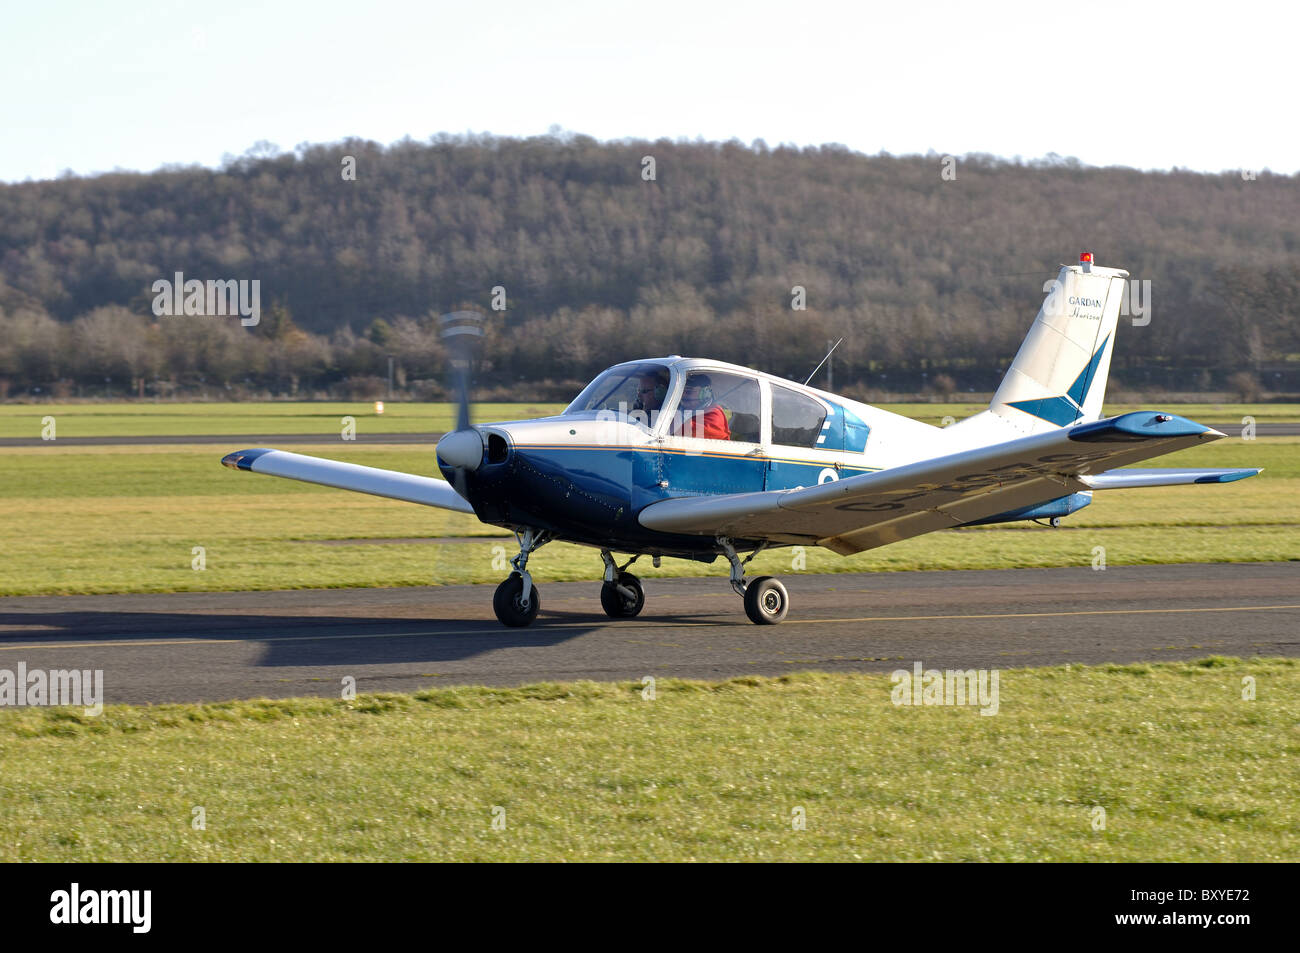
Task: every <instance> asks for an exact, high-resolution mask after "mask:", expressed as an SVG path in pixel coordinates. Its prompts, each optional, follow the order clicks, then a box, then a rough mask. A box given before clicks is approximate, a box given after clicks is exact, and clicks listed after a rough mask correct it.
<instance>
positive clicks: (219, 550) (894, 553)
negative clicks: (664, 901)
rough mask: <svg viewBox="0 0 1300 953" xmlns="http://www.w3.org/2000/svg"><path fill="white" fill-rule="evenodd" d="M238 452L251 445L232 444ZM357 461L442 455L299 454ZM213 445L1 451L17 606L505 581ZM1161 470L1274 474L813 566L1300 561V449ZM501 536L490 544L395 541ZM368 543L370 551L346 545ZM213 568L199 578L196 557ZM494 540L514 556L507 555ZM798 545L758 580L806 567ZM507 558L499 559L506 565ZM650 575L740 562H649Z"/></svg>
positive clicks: (556, 567) (488, 563) (429, 517)
mask: <svg viewBox="0 0 1300 953" xmlns="http://www.w3.org/2000/svg"><path fill="white" fill-rule="evenodd" d="M232 449H233V448H232ZM294 449H295V450H302V451H303V452H306V453H317V454H320V455H324V456H330V457H334V458H336V459H340V460H346V461H353V462H357V463H365V464H369V465H372V466H379V467H388V468H391V469H397V470H407V471H410V472H415V473H433V472H434V459H433V451H432V449H426V448H423V447H412V446H399V445H389V446H384V445H378V444H377V445H357V444H343V443H342V442H341V441H340V442H335V443H332V444H325V445H321V446H318V447H317V446H304V447H295V448H294ZM223 452H224V448H222V447H220V446H212V445H206V446H205V445H177V446H109V447H101V446H96V447H76V446H59V445H57V444H54V445H46V446H37V447H20V448H6V449H4V450H0V501H2V505H3V508H4V513H5V519H4V520H3V521H0V595H22V594H40V593H47V594H53V593H107V592H171V591H184V590H244V589H293V588H317V587H340V586H409V585H429V584H450V583H466V582H479V583H487V582H490V583H496V582H499V581H500V580H501V579H502V578H504V576H505V574H506V570H505V569H504V568H503V567H504V564H503V563H502V561H501V560H502V557H503V556H505V555H513V554H514V552H515V548H514V547H513V539H512V538H500V539H491V538H487V537H489V536H491V535H499V534H500V533H501V532H502V531H500V530H498V529H496V528H494V527H490V526H485V525H483V524H481V523H479V522H478V521H477V520H476V519H475V518H474V517H472V516H469V515H464V514H458V513H452V512H447V511H443V510H436V509H431V508H428V507H419V506H415V505H413V504H409V503H399V502H394V501H391V500H383V499H379V498H375V497H369V496H364V495H361V494H356V493H347V492H345V491H341V490H332V489H328V488H325V487H317V486H312V485H308V484H303V483H296V482H292V481H287V480H276V479H272V478H269V477H257V476H255V475H252V474H247V473H237V472H235V471H232V470H228V469H226V468H224V467H222V466H220V463H219V461H220V458H221V455H222V453H223ZM1151 465H1153V466H1160V465H1186V466H1262V467H1265V468H1266V469H1265V472H1264V474H1262V475H1261V476H1259V477H1256V478H1253V479H1250V480H1245V481H1242V482H1238V483H1231V484H1224V485H1216V486H1192V487H1167V488H1159V489H1148V490H1123V491H1112V492H1110V493H1098V494H1097V495H1096V497H1095V502H1094V503H1093V504H1092V505H1091V506H1089V507H1087V508H1085V509H1084V510H1082V511H1080V512H1079V513H1076V514H1075V515H1073V516H1071V517H1069V518H1067V519H1066V521H1065V523H1064V525H1063V526H1062V528H1060V529H1055V530H1053V529H1048V528H1046V527H1042V526H1037V525H1033V524H1027V523H1013V524H1004V525H1000V526H991V527H979V528H972V529H967V530H955V531H946V532H942V533H932V534H929V535H927V536H922V537H919V538H917V539H912V540H907V541H904V542H902V543H896V544H894V545H892V546H886V547H882V548H880V549H876V550H871V551H869V552H866V553H861V554H859V555H857V556H853V557H849V558H845V557H841V556H837V555H835V554H833V553H831V552H829V551H826V550H820V549H816V548H812V549H808V550H807V551H806V553H805V554H804V559H805V564H804V565H803V566H802V570H803V571H807V572H849V571H882V570H908V569H980V568H987V569H992V568H1004V567H1012V566H1026V567H1040V566H1078V565H1089V564H1090V563H1091V562H1092V559H1093V555H1094V553H1093V550H1094V547H1097V546H1104V547H1105V549H1106V560H1107V563H1108V565H1125V564H1134V563H1144V562H1203V561H1246V562H1249V561H1260V560H1297V559H1300V532H1298V530H1300V438H1295V437H1276V438H1260V439H1258V440H1255V441H1250V442H1246V441H1242V440H1240V439H1235V438H1230V439H1226V440H1221V441H1219V442H1217V443H1215V444H1211V445H1208V446H1205V447H1198V448H1195V449H1193V450H1187V451H1183V452H1181V453H1179V454H1175V455H1171V456H1170V457H1167V458H1164V459H1160V460H1154V461H1151ZM480 535H481V536H484V537H485V538H484V541H483V542H469V543H429V542H404V543H391V542H382V540H385V539H410V538H435V537H464V536H480ZM340 539H350V540H359V541H370V542H362V543H360V544H359V545H336V544H333V543H332V542H331V541H335V540H340ZM196 546H201V547H203V550H204V560H205V566H206V568H204V569H203V570H202V571H198V570H195V569H193V568H192V566H193V560H194V553H193V548H194V547H196ZM494 546H502V547H505V549H504V550H498V551H496V552H494V551H493V547H494ZM793 555H794V554H793V552H792V551H791V550H789V549H786V550H778V551H774V552H771V553H766V554H764V555H762V556H760V557H759V558H758V559H757V560H755V562H754V568H753V569H752V570H751V574H759V573H764V572H766V573H771V574H776V575H784V574H789V573H791V572H793V571H795V567H794V564H793ZM494 563H495V565H494ZM529 568H530V569H531V570H532V572H533V573H534V575H535V577H536V579H537V580H538V582H541V583H545V582H547V581H550V580H581V579H592V580H594V579H597V578H599V572H600V559H599V556H598V554H597V553H596V552H595V550H592V549H587V548H584V547H579V546H571V545H566V544H560V543H556V544H552V545H550V546H547V547H545V548H544V549H542V550H540V551H539V552H538V553H537V555H536V556H534V557H533V560H532V561H531V562H530V563H529ZM636 571H637V573H638V574H639V575H641V576H643V577H644V578H647V579H653V578H656V577H663V576H673V575H707V574H714V575H717V576H718V577H719V579H720V580H721V579H723V578H725V576H726V571H725V568H724V567H723V566H721V565H720V564H719V565H713V566H706V565H702V564H699V563H695V562H687V561H683V560H665V561H664V563H663V565H662V567H661V568H660V569H657V570H656V569H654V568H653V567H651V566H650V565H649V564H648V563H644V564H643V563H640V562H639V563H637V569H636Z"/></svg>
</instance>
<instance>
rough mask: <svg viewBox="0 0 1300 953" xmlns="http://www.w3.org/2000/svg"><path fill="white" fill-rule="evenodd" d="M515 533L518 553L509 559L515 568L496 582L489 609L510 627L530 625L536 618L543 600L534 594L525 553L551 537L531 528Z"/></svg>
mask: <svg viewBox="0 0 1300 953" xmlns="http://www.w3.org/2000/svg"><path fill="white" fill-rule="evenodd" d="M515 535H516V536H517V537H518V538H519V555H518V556H516V557H515V558H514V559H512V560H510V565H512V566H514V567H515V571H514V572H512V573H511V574H510V575H509V576H507V577H506V579H505V581H504V582H502V583H501V585H499V586H497V591H496V592H495V593H494V594H493V596H492V611H493V612H495V613H496V614H497V620H498V621H499V622H500V623H501V624H502V625H508V626H510V627H511V628H512V629H517V628H522V627H523V626H526V625H532V624H533V620H534V619H536V618H537V610H538V609H539V608H541V604H542V600H541V597H539V596H538V595H537V587H536V586H534V585H533V577H532V576H531V575H530V574H529V572H528V557H529V556H530V555H532V553H533V551H534V550H537V549H540V548H541V547H543V546H545V545H546V544H547V543H548V542H550V539H551V537H550V535H549V534H548V533H539V532H537V531H535V530H531V529H526V530H523V531H519V532H516V533H515Z"/></svg>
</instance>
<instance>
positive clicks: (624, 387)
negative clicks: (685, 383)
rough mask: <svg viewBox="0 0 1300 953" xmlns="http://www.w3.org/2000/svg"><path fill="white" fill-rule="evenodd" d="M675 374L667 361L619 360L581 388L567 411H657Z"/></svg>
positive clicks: (622, 412) (571, 412) (579, 412)
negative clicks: (661, 362) (627, 362)
mask: <svg viewBox="0 0 1300 953" xmlns="http://www.w3.org/2000/svg"><path fill="white" fill-rule="evenodd" d="M671 381H672V374H671V372H670V370H669V368H668V365H666V364H660V363H659V362H658V361H638V362H636V363H633V364H619V365H618V366H617V367H611V368H610V369H609V370H607V371H605V372H604V373H602V374H601V375H600V376H599V377H597V378H596V379H595V380H594V381H592V382H591V383H590V384H588V385H587V386H586V387H584V388H583V389H582V393H581V394H579V395H578V396H577V397H575V398H574V399H573V403H571V404H569V406H568V407H566V408H564V413H565V414H589V413H599V412H600V411H602V410H604V411H613V412H614V413H616V414H620V415H621V416H624V417H626V416H627V415H629V414H631V413H632V412H633V411H637V410H640V411H645V412H646V413H647V414H648V413H649V412H650V411H657V410H659V409H660V408H661V407H662V406H663V402H664V400H665V399H666V398H667V396H668V389H669V384H670V383H671Z"/></svg>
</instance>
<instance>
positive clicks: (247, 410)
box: [0, 401, 1300, 439]
mask: <svg viewBox="0 0 1300 953" xmlns="http://www.w3.org/2000/svg"><path fill="white" fill-rule="evenodd" d="M881 406H882V407H883V408H884V409H885V410H890V411H893V412H894V413H896V414H903V415H905V416H908V417H915V418H917V419H918V420H924V421H925V422H926V423H930V424H938V423H940V422H941V421H942V420H943V418H944V416H945V415H948V416H952V417H954V418H956V419H957V420H961V419H962V418H964V417H969V416H971V415H972V414H974V413H977V412H978V411H980V410H983V409H984V407H985V405H983V404H979V405H977V404H970V403H953V404H883V405H881ZM563 409H564V404H548V403H536V402H535V403H531V404H528V403H519V404H476V405H474V408H473V419H474V420H477V421H480V422H483V421H492V420H522V419H529V418H532V417H542V416H545V415H547V414H555V413H559V412H560V411H561V410H563ZM1129 410H1163V411H1168V412H1171V413H1175V414H1180V415H1182V416H1184V417H1189V418H1191V419H1192V420H1197V421H1200V422H1201V423H1233V422H1237V421H1240V420H1241V418H1242V417H1243V416H1244V415H1246V414H1250V415H1251V416H1253V417H1254V418H1255V419H1256V421H1257V422H1259V423H1264V422H1266V421H1269V422H1272V421H1294V420H1300V404H1170V405H1167V406H1166V405H1164V404H1160V405H1159V406H1154V405H1149V404H1143V405H1137V404H1112V405H1108V406H1107V407H1106V413H1107V414H1118V413H1123V412H1125V411H1129ZM46 416H51V417H54V419H55V426H56V435H57V436H59V437H106V436H123V437H141V436H156V437H164V436H178V435H179V436H185V435H195V434H214V435H215V434H267V435H271V434H286V433H292V434H300V433H306V434H315V433H318V434H320V435H321V436H322V437H326V438H333V439H337V438H338V434H339V430H340V427H341V423H340V421H341V420H342V418H343V417H344V416H351V417H353V418H354V419H355V420H356V426H357V432H358V433H359V434H363V435H365V434H387V433H440V432H443V431H446V430H450V429H452V427H453V426H454V421H455V416H456V412H455V407H454V406H453V405H451V404H447V403H429V404H422V403H395V402H392V401H388V402H386V403H385V405H384V413H383V415H382V416H376V414H375V412H374V404H373V402H370V401H352V402H342V401H339V402H329V403H324V402H322V403H308V402H299V403H289V402H284V403H281V402H277V401H265V402H250V403H237V404H229V403H194V404H180V403H177V404H165V403H159V404H146V403H102V404H95V403H80V404H0V437H32V438H36V437H39V436H40V435H41V427H42V424H41V421H42V419H43V418H45V417H46Z"/></svg>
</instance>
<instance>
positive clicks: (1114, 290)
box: [989, 252, 1128, 434]
mask: <svg viewBox="0 0 1300 953" xmlns="http://www.w3.org/2000/svg"><path fill="white" fill-rule="evenodd" d="M1127 278H1128V272H1127V271H1122V270H1120V269H1118V268H1101V267H1098V266H1096V265H1094V264H1093V263H1092V255H1091V254H1090V253H1088V252H1085V253H1084V254H1083V255H1081V256H1080V263H1079V264H1077V265H1062V266H1061V272H1060V274H1059V275H1058V276H1057V277H1056V279H1055V280H1054V281H1052V282H1049V283H1048V284H1047V285H1046V286H1044V290H1045V291H1046V292H1047V298H1046V300H1044V301H1043V306H1042V307H1041V308H1040V309H1039V311H1038V317H1037V318H1036V319H1035V320H1034V324H1033V326H1032V327H1031V328H1030V329H1029V334H1028V335H1027V336H1026V337H1025V340H1024V342H1023V343H1022V344H1021V345H1020V350H1019V352H1018V353H1017V354H1016V359H1015V360H1014V361H1013V362H1012V363H1011V368H1010V370H1008V371H1007V375H1006V377H1004V378H1003V379H1002V385H1001V386H1000V387H999V388H998V391H997V393H996V394H994V395H993V400H992V402H991V403H990V404H989V410H990V411H991V412H992V413H994V414H996V415H997V416H999V417H1001V418H1002V419H1003V420H1005V421H1006V422H1007V423H1009V424H1011V425H1012V426H1013V427H1015V429H1016V430H1018V431H1020V432H1021V433H1024V434H1037V433H1045V432H1047V431H1050V430H1055V429H1056V428H1058V427H1066V426H1069V425H1070V424H1073V423H1076V422H1079V421H1087V420H1097V419H1098V418H1099V417H1100V416H1101V403H1102V399H1103V398H1104V397H1105V394H1106V378H1107V376H1108V374H1109V373H1110V357H1111V353H1112V352H1113V351H1114V348H1115V328H1116V326H1117V325H1118V324H1119V310H1120V304H1121V302H1122V300H1123V298H1124V288H1125V281H1126V279H1127Z"/></svg>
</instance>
